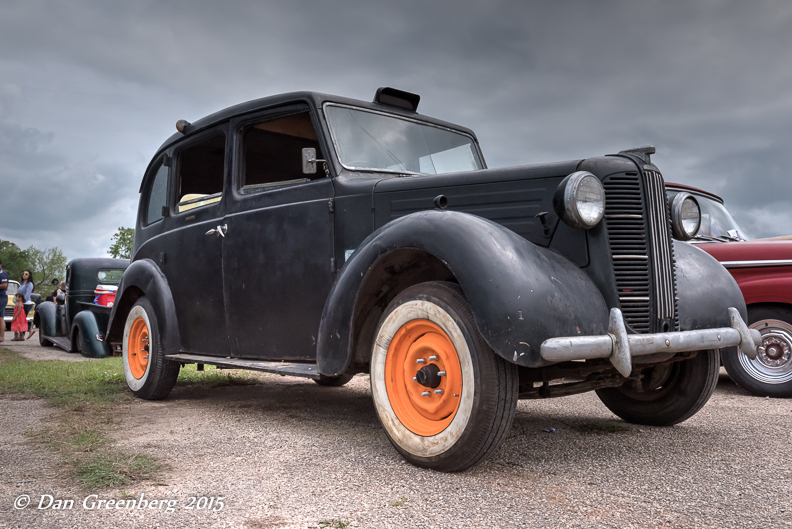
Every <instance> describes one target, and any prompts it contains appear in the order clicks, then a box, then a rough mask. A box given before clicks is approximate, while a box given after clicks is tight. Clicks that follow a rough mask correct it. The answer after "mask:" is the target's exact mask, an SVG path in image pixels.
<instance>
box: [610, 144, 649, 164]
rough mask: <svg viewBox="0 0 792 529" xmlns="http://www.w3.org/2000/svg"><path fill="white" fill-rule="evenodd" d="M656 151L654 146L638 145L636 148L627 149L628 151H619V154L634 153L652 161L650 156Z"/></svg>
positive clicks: (645, 160)
mask: <svg viewBox="0 0 792 529" xmlns="http://www.w3.org/2000/svg"><path fill="white" fill-rule="evenodd" d="M655 152H656V151H655V148H654V146H652V145H646V146H645V147H636V148H634V149H627V150H626V151H619V154H632V155H633V156H637V157H638V158H641V159H642V160H643V161H644V162H646V163H652V161H651V159H650V156H651V155H652V154H654V153H655Z"/></svg>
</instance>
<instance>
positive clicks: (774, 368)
mask: <svg viewBox="0 0 792 529" xmlns="http://www.w3.org/2000/svg"><path fill="white" fill-rule="evenodd" d="M748 324H749V327H750V328H751V329H756V330H758V331H759V332H760V333H761V334H762V345H761V346H760V347H759V350H758V351H757V354H756V358H755V359H753V360H751V359H750V358H748V357H747V356H745V355H744V354H742V353H741V352H740V351H739V350H738V349H737V348H736V347H735V348H731V349H730V350H728V351H726V352H725V353H724V354H723V367H725V368H726V372H727V373H729V376H730V377H731V379H732V380H733V381H734V382H735V383H736V384H737V385H738V386H740V387H741V388H743V389H745V390H748V391H750V392H751V393H753V394H754V395H759V396H762V397H792V310H790V309H788V308H786V307H756V308H753V307H749V308H748Z"/></svg>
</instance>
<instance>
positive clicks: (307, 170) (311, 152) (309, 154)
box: [302, 147, 330, 176]
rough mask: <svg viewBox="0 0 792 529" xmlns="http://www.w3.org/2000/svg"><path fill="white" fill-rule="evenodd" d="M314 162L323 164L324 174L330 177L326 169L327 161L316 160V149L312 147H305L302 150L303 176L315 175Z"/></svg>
mask: <svg viewBox="0 0 792 529" xmlns="http://www.w3.org/2000/svg"><path fill="white" fill-rule="evenodd" d="M316 162H322V163H323V164H324V171H325V174H326V175H327V176H330V171H329V170H328V169H327V161H325V160H319V159H317V158H316V149H314V148H313V147H306V148H305V149H303V150H302V167H303V174H316Z"/></svg>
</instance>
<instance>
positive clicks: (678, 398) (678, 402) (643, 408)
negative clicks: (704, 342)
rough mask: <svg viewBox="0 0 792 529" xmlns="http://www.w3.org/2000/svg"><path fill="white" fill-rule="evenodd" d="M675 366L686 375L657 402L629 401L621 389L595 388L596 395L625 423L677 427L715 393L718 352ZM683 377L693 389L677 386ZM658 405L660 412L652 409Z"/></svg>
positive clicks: (704, 354)
mask: <svg viewBox="0 0 792 529" xmlns="http://www.w3.org/2000/svg"><path fill="white" fill-rule="evenodd" d="M678 365H679V368H680V369H683V370H685V371H687V373H683V374H681V375H680V376H679V378H678V379H677V381H676V382H675V386H676V387H673V388H672V390H671V391H670V393H668V394H666V395H664V396H663V397H661V399H660V400H659V401H654V402H646V401H639V400H636V399H633V398H631V397H629V396H628V395H626V394H624V393H623V392H622V391H621V388H605V389H598V390H597V391H596V393H597V396H598V397H599V398H600V400H601V401H602V403H603V404H604V405H605V406H606V407H607V408H608V409H609V410H610V411H612V412H613V413H615V414H616V415H618V416H619V417H621V418H622V419H624V420H625V421H627V422H631V423H635V424H645V425H649V426H673V425H675V424H679V423H681V422H682V421H685V420H687V419H689V418H690V417H692V416H693V415H695V414H696V413H697V412H698V411H699V410H701V408H703V407H704V405H705V404H706V403H707V401H708V400H709V399H710V397H711V396H712V394H713V393H714V392H715V386H717V385H718V375H719V372H720V354H719V352H718V350H707V351H699V352H698V354H697V355H696V356H695V357H694V358H691V359H690V360H685V361H682V362H679V364H678ZM685 375H687V378H688V379H689V380H692V383H693V384H694V386H693V387H688V388H680V387H679V386H680V383H681V382H680V380H679V379H680V378H681V379H685V378H686V377H685ZM662 401H665V402H662ZM658 402H660V403H661V404H660V406H659V407H660V408H661V409H660V410H657V409H652V408H657V407H658V406H657V403H658ZM662 408H665V409H662Z"/></svg>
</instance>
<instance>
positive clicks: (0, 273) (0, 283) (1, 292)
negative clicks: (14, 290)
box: [0, 261, 8, 342]
mask: <svg viewBox="0 0 792 529" xmlns="http://www.w3.org/2000/svg"><path fill="white" fill-rule="evenodd" d="M7 290H8V273H7V272H6V271H5V270H3V261H0V301H3V302H4V303H3V307H2V309H3V318H0V331H2V332H0V342H4V341H5V332H6V324H5V308H6V305H7V304H8V293H7V292H6V291H7Z"/></svg>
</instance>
